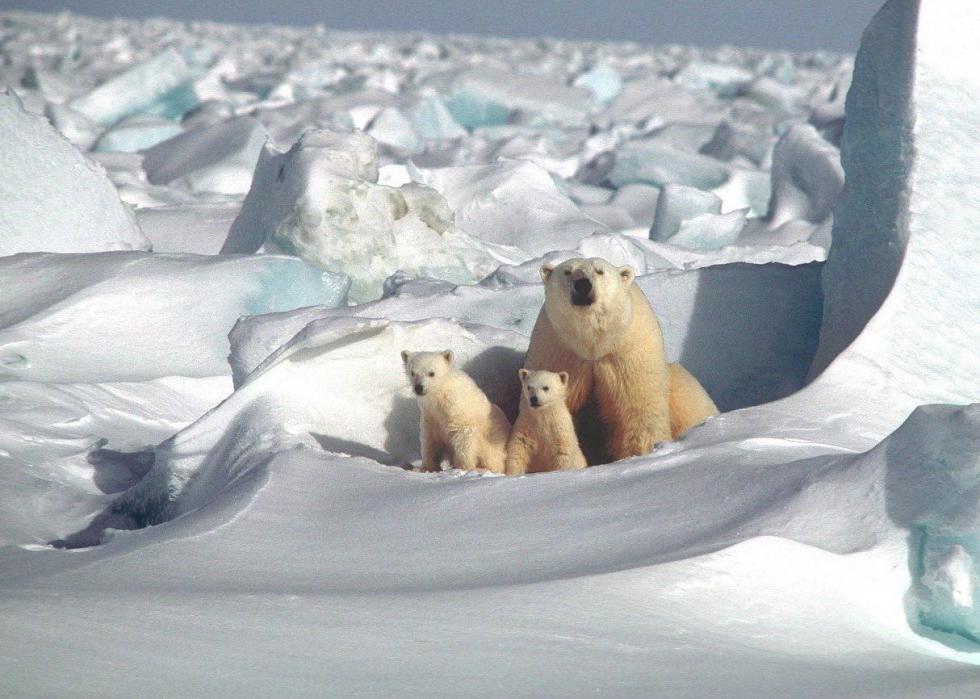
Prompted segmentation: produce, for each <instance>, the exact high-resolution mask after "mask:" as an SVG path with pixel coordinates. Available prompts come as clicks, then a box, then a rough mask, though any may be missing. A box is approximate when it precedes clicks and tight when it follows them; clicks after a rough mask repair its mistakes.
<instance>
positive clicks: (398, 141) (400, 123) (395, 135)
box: [367, 107, 424, 153]
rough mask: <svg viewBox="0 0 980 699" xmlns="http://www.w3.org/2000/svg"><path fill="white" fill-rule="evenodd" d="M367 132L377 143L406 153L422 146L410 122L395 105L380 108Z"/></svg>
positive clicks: (415, 150) (413, 151) (421, 141)
mask: <svg viewBox="0 0 980 699" xmlns="http://www.w3.org/2000/svg"><path fill="white" fill-rule="evenodd" d="M367 133H368V134H369V135H370V136H371V138H373V139H374V140H376V141H377V142H378V143H380V144H382V145H385V146H389V147H391V148H395V149H397V150H399V151H403V152H406V153H415V152H417V151H419V150H421V149H422V148H423V146H424V143H423V140H422V139H421V138H419V134H418V133H417V132H416V131H415V127H414V126H412V122H411V121H410V120H409V119H408V118H407V117H406V116H405V115H404V114H402V113H401V110H399V109H396V108H395V107H387V108H385V109H382V110H381V112H380V113H379V114H378V116H376V117H374V121H372V122H371V125H370V126H369V127H368V129H367Z"/></svg>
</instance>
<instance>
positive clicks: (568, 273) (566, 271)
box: [565, 269, 572, 277]
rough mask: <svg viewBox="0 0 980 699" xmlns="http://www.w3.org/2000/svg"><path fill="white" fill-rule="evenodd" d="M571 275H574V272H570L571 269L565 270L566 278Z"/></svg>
mask: <svg viewBox="0 0 980 699" xmlns="http://www.w3.org/2000/svg"><path fill="white" fill-rule="evenodd" d="M571 273H572V270H570V269H566V270H565V276H566V277H567V276H568V275H570V274H571Z"/></svg>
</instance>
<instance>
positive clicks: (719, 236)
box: [670, 209, 748, 250]
mask: <svg viewBox="0 0 980 699" xmlns="http://www.w3.org/2000/svg"><path fill="white" fill-rule="evenodd" d="M747 213H748V209H738V210H736V211H729V212H728V213H727V214H700V215H698V216H694V217H692V218H689V219H686V220H684V221H682V222H681V225H680V228H678V229H677V232H676V233H674V235H672V236H671V237H670V243H671V244H672V245H680V246H683V247H685V248H694V249H696V250H714V249H717V248H723V247H725V246H726V245H731V244H732V243H734V242H735V241H737V240H738V236H739V233H741V232H742V229H743V228H744V227H745V217H746V214H747Z"/></svg>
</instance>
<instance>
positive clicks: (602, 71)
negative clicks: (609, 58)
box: [573, 63, 623, 104]
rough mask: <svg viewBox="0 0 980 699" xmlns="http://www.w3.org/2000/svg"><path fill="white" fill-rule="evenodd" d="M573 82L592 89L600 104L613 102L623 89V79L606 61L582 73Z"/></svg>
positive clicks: (578, 85) (577, 85)
mask: <svg viewBox="0 0 980 699" xmlns="http://www.w3.org/2000/svg"><path fill="white" fill-rule="evenodd" d="M573 84H574V85H575V86H576V87H584V88H586V89H587V90H590V91H591V92H592V94H593V95H594V96H595V99H596V101H597V102H598V103H599V104H608V103H609V102H612V101H613V100H614V99H616V95H618V94H619V91H620V90H622V89H623V79H622V78H621V77H620V76H619V73H617V72H616V70H615V69H614V68H612V67H610V66H609V65H608V64H606V63H600V64H599V65H597V66H594V67H593V68H592V69H591V70H588V71H586V72H584V73H581V74H580V75H579V76H578V77H577V78H575V82H574V83H573Z"/></svg>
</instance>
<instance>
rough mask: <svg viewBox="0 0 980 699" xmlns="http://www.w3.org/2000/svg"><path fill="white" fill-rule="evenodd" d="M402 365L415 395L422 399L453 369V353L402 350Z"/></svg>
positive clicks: (447, 351) (448, 351) (449, 351)
mask: <svg viewBox="0 0 980 699" xmlns="http://www.w3.org/2000/svg"><path fill="white" fill-rule="evenodd" d="M402 363H403V364H404V365H405V374H406V375H407V376H408V380H409V382H410V383H411V384H412V390H413V391H414V392H415V395H417V396H419V397H422V396H424V395H425V394H427V393H428V392H429V391H430V390H431V389H432V387H433V386H434V385H435V384H436V383H438V382H439V381H440V380H441V379H442V378H443V377H444V376H445V375H446V374H448V373H449V372H450V371H451V370H452V368H453V353H452V351H451V350H446V351H445V352H409V351H408V350H402Z"/></svg>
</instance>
